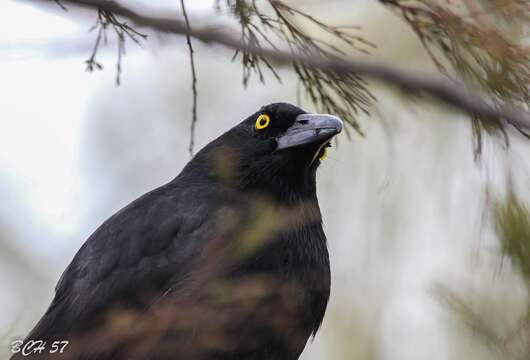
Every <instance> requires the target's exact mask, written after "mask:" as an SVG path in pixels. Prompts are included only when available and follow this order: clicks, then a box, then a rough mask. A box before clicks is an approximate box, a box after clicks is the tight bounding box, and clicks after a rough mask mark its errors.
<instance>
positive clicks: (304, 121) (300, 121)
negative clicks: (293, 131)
mask: <svg viewBox="0 0 530 360" xmlns="http://www.w3.org/2000/svg"><path fill="white" fill-rule="evenodd" d="M308 122H309V120H298V123H300V124H302V125H304V124H307V123H308Z"/></svg>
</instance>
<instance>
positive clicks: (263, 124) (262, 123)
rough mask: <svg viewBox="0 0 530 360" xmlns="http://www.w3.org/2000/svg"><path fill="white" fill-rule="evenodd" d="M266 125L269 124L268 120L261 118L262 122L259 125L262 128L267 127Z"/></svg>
mask: <svg viewBox="0 0 530 360" xmlns="http://www.w3.org/2000/svg"><path fill="white" fill-rule="evenodd" d="M266 123H267V120H266V119H265V118H261V120H260V121H259V124H260V125H261V126H265V124H266Z"/></svg>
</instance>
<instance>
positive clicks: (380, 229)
mask: <svg viewBox="0 0 530 360" xmlns="http://www.w3.org/2000/svg"><path fill="white" fill-rule="evenodd" d="M132 3H133V4H135V5H136V4H140V3H141V1H140V0H138V1H133V2H132ZM188 3H189V4H188V11H189V13H190V17H191V18H192V20H193V21H204V19H208V18H209V17H219V16H221V15H219V14H218V13H216V12H215V11H214V7H213V4H212V1H208V0H200V1H198V0H193V1H189V2H188ZM289 3H293V4H298V5H300V6H301V7H303V8H304V10H305V11H307V12H309V13H311V14H318V15H319V16H320V17H321V18H323V19H325V20H326V21H327V22H330V23H336V24H356V25H359V26H361V30H359V32H360V33H361V34H362V36H363V37H364V38H366V39H369V40H370V41H371V42H373V43H375V44H376V45H377V47H376V48H375V49H373V50H371V56H373V57H374V58H377V59H380V60H381V59H382V60H385V61H387V62H390V63H392V64H397V65H403V66H407V67H412V68H417V69H422V70H425V71H436V67H435V66H434V65H433V62H432V61H431V59H430V57H429V55H428V54H427V52H426V51H425V48H424V47H423V46H422V44H421V42H420V40H419V39H418V37H417V36H416V35H415V34H414V33H413V31H412V30H411V28H410V27H409V26H407V24H405V23H404V22H403V20H402V19H401V18H399V17H398V16H396V15H395V14H394V13H393V12H391V11H389V9H388V8H386V7H384V6H383V5H381V4H380V3H379V2H376V1H368V0H365V1H363V0H355V1H330V2H325V4H324V3H323V2H319V1H291V2H289ZM331 3H332V5H331ZM49 5H50V6H36V5H35V4H33V3H31V2H30V1H24V2H21V1H2V2H1V3H0V34H1V35H0V89H1V96H0V119H1V120H0V199H1V201H0V309H2V310H1V316H0V357H1V358H5V357H7V354H8V351H9V350H8V349H9V343H10V341H11V340H13V339H15V338H20V337H23V336H24V335H25V334H26V333H27V332H28V331H29V330H30V328H31V327H32V326H33V325H34V324H35V322H36V321H37V319H38V318H40V316H41V315H42V313H43V312H44V310H45V309H46V307H47V306H48V304H49V302H50V301H51V298H52V296H53V288H54V286H55V283H56V282H57V280H58V278H59V276H60V274H61V272H62V270H64V268H65V267H66V266H67V264H68V263H69V261H70V260H71V258H72V257H73V255H74V254H75V252H76V251H77V249H78V248H79V247H80V245H81V244H82V243H83V242H84V241H85V240H86V238H87V237H88V236H89V235H90V234H91V233H92V232H93V231H94V229H95V228H96V227H97V226H99V225H100V224H101V222H102V221H104V220H105V219H106V218H108V217H109V216H110V215H112V214H113V213H114V212H116V211H117V210H119V209H120V208H121V207H123V206H124V205H126V204H128V203H129V202H130V201H132V200H133V199H135V198H136V197H138V196H139V195H141V194H143V193H145V192H146V191H148V190H150V189H152V188H154V187H157V186H159V185H161V184H163V183H166V182H167V181H169V180H171V179H172V178H173V177H174V176H176V174H177V173H178V172H179V171H180V170H181V168H182V167H183V166H184V165H185V163H186V162H187V161H188V160H189V154H188V150H187V149H188V142H189V137H190V130H189V129H190V120H191V104H192V92H191V90H190V82H191V75H190V71H189V58H188V53H187V47H186V43H185V39H184V38H183V37H168V36H157V35H155V36H150V37H149V39H148V40H147V41H145V42H142V45H141V46H137V45H135V44H134V43H129V44H127V54H126V56H125V58H124V59H123V64H122V67H123V69H122V73H121V85H120V86H116V83H115V77H116V71H115V66H116V65H115V62H116V49H115V47H114V46H111V45H112V44H109V45H108V46H106V47H103V48H102V49H101V51H100V53H99V55H98V56H99V61H100V62H101V63H102V64H103V66H104V69H103V70H102V71H96V72H86V71H85V60H86V59H87V58H88V57H89V56H90V53H91V51H92V47H93V45H94V39H95V34H94V32H89V31H88V30H89V28H90V26H92V24H93V21H94V14H93V13H91V12H89V11H77V12H74V15H71V16H70V15H65V14H63V13H61V11H57V9H56V8H54V5H53V4H49ZM150 9H153V10H156V11H159V12H162V13H164V14H168V13H169V14H172V13H174V14H175V15H177V14H178V10H179V8H178V7H177V6H176V3H175V2H174V1H165V0H164V1H162V0H160V1H156V2H153V3H152V4H150ZM195 50H196V61H197V64H196V65H197V72H198V92H199V97H198V118H199V121H198V123H197V133H196V149H199V148H201V147H202V146H203V145H204V144H206V143H208V142H209V141H211V140H212V139H213V138H215V137H216V136H217V135H219V134H220V133H222V132H223V131H225V130H226V129H228V128H229V127H231V126H233V125H234V124H236V123H238V122H239V121H241V120H242V119H244V118H245V117H246V116H248V115H249V114H251V113H253V112H255V111H256V109H258V108H259V107H261V106H262V105H264V104H268V103H271V102H277V101H286V102H292V103H298V104H299V105H300V106H302V107H304V108H306V109H307V110H313V105H312V104H311V102H310V101H309V100H307V99H305V98H304V97H301V98H298V97H297V79H296V77H295V75H293V74H292V73H290V72H289V71H287V70H282V71H281V73H280V75H281V76H282V83H281V84H280V83H278V82H277V81H275V80H274V78H273V77H272V76H271V77H270V78H267V80H266V84H265V85H263V84H261V83H259V81H258V80H257V79H251V80H250V81H249V84H248V87H247V88H244V87H243V86H242V84H241V82H242V78H243V74H242V69H241V64H240V63H239V62H238V61H232V60H231V59H232V56H231V55H232V54H231V52H230V51H228V50H224V49H219V48H212V47H210V46H208V45H204V44H201V43H199V42H195ZM370 88H371V90H372V92H373V93H374V95H376V97H377V99H378V101H377V103H375V104H374V105H372V106H371V108H370V116H366V115H360V116H358V118H357V119H358V121H359V123H360V125H361V128H362V129H363V132H364V133H365V136H364V137H361V136H359V135H358V134H356V133H354V132H352V133H351V136H349V137H348V136H346V135H345V134H343V135H341V138H340V139H339V141H338V144H337V145H336V146H334V147H333V149H331V150H330V152H329V157H328V159H327V160H326V161H325V162H324V164H323V166H321V168H320V170H319V174H318V192H319V199H320V204H321V208H322V213H323V217H324V226H325V231H326V233H327V236H328V240H329V249H330V255H331V264H332V276H333V277H332V295H331V300H330V305H329V307H328V311H327V314H326V317H325V320H324V323H323V327H322V329H321V330H320V332H319V333H318V334H317V336H316V337H315V339H314V341H312V342H310V344H309V345H308V346H307V347H306V349H305V351H304V354H303V359H305V360H309V359H407V360H412V359H427V358H428V359H431V360H438V359H440V360H441V359H512V358H513V359H524V358H528V357H527V356H528V354H529V352H528V350H529V349H530V345H529V341H528V332H526V330H525V329H524V326H525V323H526V322H527V321H526V320H524V321H521V318H522V319H528V318H527V317H525V316H526V315H525V314H526V312H527V309H528V286H527V284H528V282H527V281H526V280H525V277H524V274H522V272H521V271H520V267H518V266H514V262H513V261H511V260H513V259H510V258H508V259H506V258H505V257H503V249H504V247H503V240H502V239H500V235H499V234H500V233H499V230H498V226H497V227H496V225H495V224H496V220H495V219H494V214H493V213H492V212H491V211H490V209H491V206H490V205H491V203H492V201H493V200H494V199H506V197H505V196H506V194H507V193H508V192H509V191H512V192H515V193H516V194H517V195H518V196H517V198H518V201H522V202H523V204H524V199H528V189H529V187H528V179H529V176H528V175H529V173H528V171H529V169H530V167H529V165H530V160H529V157H528V156H527V154H528V151H529V150H530V142H529V141H528V140H526V139H524V138H523V137H521V136H515V135H514V134H509V137H510V146H509V147H508V146H506V145H505V143H504V141H502V140H499V137H497V136H487V135H486V136H484V138H483V149H482V155H481V157H480V159H478V160H477V159H475V157H474V153H473V149H474V141H475V140H474V137H473V134H472V128H471V124H470V121H469V119H468V117H466V116H465V115H462V114H460V113H458V112H456V111H453V110H450V109H447V108H443V107H440V106H438V105H435V104H431V103H425V102H420V101H411V100H410V99H408V98H405V97H404V96H403V94H401V93H398V92H396V91H395V90H392V89H391V88H388V87H385V86H382V85H380V84H375V83H373V84H370ZM523 207H524V206H523ZM497 223H498V221H497ZM519 328H520V329H523V330H522V331H523V333H522V334H523V335H521V336H520V334H519V333H518V332H517V331H519V330H518V329H519ZM512 333H513V335H512V336H510V334H512ZM501 343H502V344H501ZM499 344H500V345H499Z"/></svg>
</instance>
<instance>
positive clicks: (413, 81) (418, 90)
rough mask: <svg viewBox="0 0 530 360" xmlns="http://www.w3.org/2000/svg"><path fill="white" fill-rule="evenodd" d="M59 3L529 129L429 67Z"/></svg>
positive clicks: (90, 3) (516, 110)
mask: <svg viewBox="0 0 530 360" xmlns="http://www.w3.org/2000/svg"><path fill="white" fill-rule="evenodd" d="M32 1H34V2H36V1H40V2H52V1H53V0H32ZM61 1H62V3H63V4H73V5H78V6H82V7H85V8H93V9H98V8H99V9H102V10H105V11H110V12H112V13H114V14H115V15H118V16H122V17H125V18H128V19H129V20H130V21H133V22H134V23H136V24H137V25H139V26H144V27H148V28H151V29H154V30H157V31H160V32H165V33H173V34H178V35H186V34H188V35H190V36H191V37H193V38H195V39H198V40H200V41H202V42H204V43H207V44H219V45H223V46H225V47H228V48H231V49H242V48H244V49H245V51H247V52H248V53H253V54H256V55H260V56H262V57H264V58H266V59H268V60H269V61H270V62H271V63H274V64H275V65H277V66H291V65H292V64H293V62H296V63H300V64H304V65H307V66H312V67H315V68H318V69H321V70H323V71H332V72H334V73H337V74H341V73H342V74H346V73H353V74H356V75H361V76H364V77H367V78H371V79H374V80H378V81H382V82H384V83H387V84H390V85H394V86H396V87H398V88H400V89H402V90H403V91H405V92H408V93H409V95H415V96H420V95H429V96H431V97H433V98H434V99H437V100H439V101H441V102H442V103H445V104H448V105H451V106H454V107H456V108H459V109H461V110H463V111H465V112H468V113H471V114H477V115H481V116H482V117H483V118H485V119H488V120H489V121H492V122H494V123H501V124H502V122H503V120H504V121H506V122H508V123H509V124H511V125H513V126H514V127H516V128H520V129H527V130H530V114H529V113H527V112H526V111H525V110H523V109H522V108H521V107H519V106H505V105H500V104H499V105H496V106H493V105H491V104H489V103H488V102H486V101H485V100H484V99H483V97H482V96H480V95H479V94H480V92H479V91H478V90H474V89H473V88H472V87H471V86H470V85H467V84H464V83H455V82H451V81H449V80H447V79H445V78H442V77H440V76H435V75H432V74H430V73H423V72H419V71H416V70H414V71H412V70H407V69H402V68H399V67H396V66H392V65H389V64H385V63H382V62H377V61H373V60H371V61H366V60H361V59H355V60H354V59H349V60H345V59H341V58H337V57H323V56H319V55H315V56H313V57H304V56H300V55H297V54H293V53H290V52H286V51H280V50H273V49H264V48H258V47H253V46H251V45H244V44H242V43H241V41H240V40H239V39H238V38H237V37H235V36H233V35H231V34H230V33H228V32H227V31H226V30H225V29H223V28H220V27H215V26H203V27H194V28H193V29H190V28H188V27H187V26H186V23H185V21H183V20H180V19H174V18H162V17H151V16H146V15H142V14H139V13H137V12H135V11H134V10H131V9H129V8H127V7H124V6H123V5H121V4H120V3H118V2H116V1H113V0H61Z"/></svg>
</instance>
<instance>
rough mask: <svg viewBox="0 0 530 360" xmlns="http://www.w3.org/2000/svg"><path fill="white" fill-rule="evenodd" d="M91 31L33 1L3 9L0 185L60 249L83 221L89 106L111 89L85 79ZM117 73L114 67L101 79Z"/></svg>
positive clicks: (199, 3)
mask: <svg viewBox="0 0 530 360" xmlns="http://www.w3.org/2000/svg"><path fill="white" fill-rule="evenodd" d="M137 2H138V1H137ZM138 3H140V2H138ZM170 3H171V2H168V1H158V2H157V6H161V7H167V6H168V5H169V4H170ZM150 5H151V6H152V5H153V3H152V2H151V3H150ZM188 7H189V11H190V12H202V11H206V10H208V9H211V8H212V1H211V0H193V1H189V5H188ZM177 10H178V8H175V11H177ZM91 25H92V24H91V23H86V24H84V23H76V22H74V21H72V20H70V19H69V16H68V14H65V15H64V16H63V14H61V12H60V11H58V12H57V13H54V14H52V13H51V12H45V11H42V10H40V9H38V8H36V7H33V6H32V5H31V2H30V1H24V2H21V1H6V0H3V1H1V2H0V34H2V35H1V36H0V84H1V85H0V86H1V87H0V89H2V96H0V119H2V121H1V122H0V144H2V145H1V147H0V171H1V172H2V174H1V175H2V181H5V179H6V178H7V180H8V184H7V186H8V188H9V189H12V190H16V191H17V192H18V194H19V195H21V196H22V199H23V200H25V201H26V202H27V205H28V206H29V208H28V210H29V211H31V212H32V215H33V216H34V217H35V218H36V219H37V220H38V221H39V222H42V223H43V225H44V224H45V225H48V226H50V227H51V231H52V232H53V233H54V234H55V235H56V238H57V239H60V240H58V241H62V239H66V238H68V237H69V236H70V235H72V234H74V233H75V231H76V229H77V227H78V226H79V225H80V222H81V221H82V214H81V213H80V209H79V204H80V203H83V202H84V199H83V196H85V195H84V194H85V193H86V191H85V189H83V188H82V183H83V182H82V174H81V169H80V166H79V162H78V154H79V141H80V130H81V126H82V120H83V116H84V113H85V111H86V106H87V103H88V101H89V99H90V98H91V95H92V94H93V92H94V91H95V90H96V89H97V88H99V87H101V86H103V85H105V84H106V83H105V84H104V82H109V81H113V80H112V76H113V75H112V74H97V73H87V72H85V69H84V61H85V60H86V58H87V57H88V56H89V51H90V48H91V46H92V43H93V39H94V34H92V33H88V29H89V27H90V26H91ZM63 48H66V49H67V50H66V51H58V50H61V49H63ZM140 51H142V50H140ZM102 56H103V58H104V57H105V54H103V55H102ZM133 56H134V55H133ZM112 61H114V60H113V59H112V58H110V62H112ZM113 70H114V68H113V66H112V67H111V66H109V67H108V68H107V69H106V71H104V72H113ZM51 204H53V205H52V206H50V205H51ZM0 211H9V209H4V210H2V209H0ZM1 215H2V214H0V216H1Z"/></svg>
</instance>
